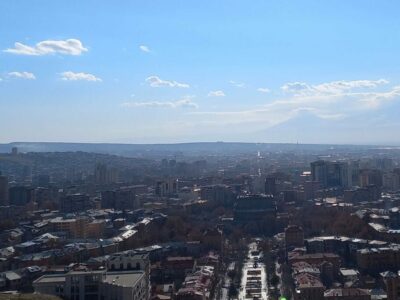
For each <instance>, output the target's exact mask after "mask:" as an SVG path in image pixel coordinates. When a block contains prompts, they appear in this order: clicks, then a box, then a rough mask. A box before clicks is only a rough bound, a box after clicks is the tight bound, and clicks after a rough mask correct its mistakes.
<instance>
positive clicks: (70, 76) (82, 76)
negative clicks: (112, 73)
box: [61, 71, 102, 81]
mask: <svg viewBox="0 0 400 300" xmlns="http://www.w3.org/2000/svg"><path fill="white" fill-rule="evenodd" d="M61 79H62V80H68V81H76V80H86V81H102V80H101V78H99V77H96V76H95V75H93V74H89V73H83V72H79V73H75V72H71V71H67V72H63V73H61Z"/></svg>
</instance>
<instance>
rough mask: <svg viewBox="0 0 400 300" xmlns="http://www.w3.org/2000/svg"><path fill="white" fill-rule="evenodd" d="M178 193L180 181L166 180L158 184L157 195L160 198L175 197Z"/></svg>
mask: <svg viewBox="0 0 400 300" xmlns="http://www.w3.org/2000/svg"><path fill="white" fill-rule="evenodd" d="M177 192H178V180H177V179H166V180H163V181H158V182H157V184H156V195H157V196H160V197H166V196H173V195H175V194H176V193H177Z"/></svg>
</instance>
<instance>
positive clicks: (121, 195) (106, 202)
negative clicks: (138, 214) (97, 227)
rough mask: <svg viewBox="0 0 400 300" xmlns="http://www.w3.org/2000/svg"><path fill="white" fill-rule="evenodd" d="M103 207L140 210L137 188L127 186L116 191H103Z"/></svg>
mask: <svg viewBox="0 0 400 300" xmlns="http://www.w3.org/2000/svg"><path fill="white" fill-rule="evenodd" d="M101 207H102V208H114V209H119V210H124V209H136V208H138V203H137V199H136V187H135V186H132V187H129V186H127V187H121V188H119V189H116V190H111V191H103V192H102V193H101Z"/></svg>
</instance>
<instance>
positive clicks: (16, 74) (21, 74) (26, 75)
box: [7, 72, 36, 80]
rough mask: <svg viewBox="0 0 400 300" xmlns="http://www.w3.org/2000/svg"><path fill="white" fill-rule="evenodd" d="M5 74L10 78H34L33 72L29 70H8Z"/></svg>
mask: <svg viewBox="0 0 400 300" xmlns="http://www.w3.org/2000/svg"><path fill="white" fill-rule="evenodd" d="M7 75H8V76H9V77H12V78H20V79H29V80H34V79H36V76H35V74H33V73H30V72H10V73H8V74H7Z"/></svg>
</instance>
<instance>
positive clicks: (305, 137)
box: [0, 0, 400, 145]
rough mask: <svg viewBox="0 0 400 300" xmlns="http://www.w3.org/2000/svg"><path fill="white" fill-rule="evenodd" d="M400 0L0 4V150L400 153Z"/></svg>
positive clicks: (11, 1)
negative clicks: (329, 146) (316, 147)
mask: <svg viewBox="0 0 400 300" xmlns="http://www.w3.org/2000/svg"><path fill="white" fill-rule="evenodd" d="M399 11H400V2H399V1H398V0H380V1H378V0H375V1H371V0H352V1H348V0H332V1H321V0H313V1H311V0H298V1H297V0H296V1H294V0H292V1H286V0H279V1H272V0H252V1H246V0H242V1H239V0H238V1H236V0H230V1H227V0H218V1H215V0H202V1H187V0H186V1H185V0H182V1H176V0H163V1H161V0H159V1H150V0H147V1H145V0H144V1H118V0H115V1H98V0H96V1H89V0H80V1H73V0H68V1H66V0H64V1H63V0H59V1H53V0H51V1H50V0H49V1H44V0H37V1H28V0H25V1H24V0H21V1H15V0H2V1H0V37H1V38H0V143H8V142H15V141H19V142H21V141H32V142H39V141H47V142H106V143H175V142H201V141H237V142H284V143H297V142H298V143H316V144H319V143H336V144H386V145H399V144H400V135H399V134H398V133H399V130H400V118H399V117H398V115H399V113H400V74H399V71H400V18H399V15H398V12H399Z"/></svg>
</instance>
